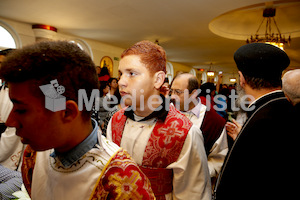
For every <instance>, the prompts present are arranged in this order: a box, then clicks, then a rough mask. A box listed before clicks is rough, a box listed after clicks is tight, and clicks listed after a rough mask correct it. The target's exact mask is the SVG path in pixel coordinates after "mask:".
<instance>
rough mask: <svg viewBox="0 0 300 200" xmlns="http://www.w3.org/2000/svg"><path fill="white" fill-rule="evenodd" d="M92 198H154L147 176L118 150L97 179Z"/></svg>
mask: <svg viewBox="0 0 300 200" xmlns="http://www.w3.org/2000/svg"><path fill="white" fill-rule="evenodd" d="M91 199H92V200H96V199H101V200H102V199H103V200H104V199H109V200H113V199H117V200H123V199H151V200H152V199H155V197H154V194H153V192H152V189H151V184H150V181H149V180H148V178H147V177H146V175H145V174H144V173H142V171H141V170H140V169H139V167H138V166H137V165H136V164H135V162H134V161H133V160H132V158H131V157H130V155H129V154H128V153H127V152H126V151H124V150H120V151H119V152H118V153H117V154H116V155H115V156H114V157H113V159H112V160H111V162H110V163H109V164H108V165H107V167H106V169H105V171H104V174H103V175H102V176H101V177H100V179H99V180H98V184H97V186H96V188H95V191H94V192H93V196H92V198H91Z"/></svg>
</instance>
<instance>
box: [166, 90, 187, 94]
mask: <svg viewBox="0 0 300 200" xmlns="http://www.w3.org/2000/svg"><path fill="white" fill-rule="evenodd" d="M173 93H174V94H176V95H180V94H182V93H184V91H182V90H179V89H175V90H173V89H170V91H169V94H173Z"/></svg>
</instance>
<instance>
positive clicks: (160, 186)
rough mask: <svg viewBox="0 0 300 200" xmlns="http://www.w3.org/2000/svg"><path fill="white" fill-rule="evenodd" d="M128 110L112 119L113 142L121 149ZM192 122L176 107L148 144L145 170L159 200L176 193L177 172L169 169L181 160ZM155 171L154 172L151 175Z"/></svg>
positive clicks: (157, 124)
mask: <svg viewBox="0 0 300 200" xmlns="http://www.w3.org/2000/svg"><path fill="white" fill-rule="evenodd" d="M124 111H125V109H122V110H120V111H119V112H117V113H116V114H115V115H114V116H113V118H112V139H113V142H115V143H116V144H118V145H120V144H121V139H122V134H123V129H124V126H125V122H126V120H127V117H126V116H125V115H124ZM191 126H192V122H191V121H190V120H189V119H188V118H187V117H186V116H185V115H183V114H181V113H180V112H179V111H178V110H176V109H175V107H174V106H172V105H171V106H170V110H169V112H168V115H167V117H166V119H165V121H161V120H158V121H157V122H156V124H155V127H154V129H153V131H152V133H151V136H150V138H149V141H148V143H147V146H146V149H145V152H144V156H143V162H142V166H141V169H142V171H143V172H144V173H145V174H146V175H147V176H148V178H149V179H150V182H151V185H152V189H153V192H154V193H155V196H156V198H157V199H165V197H164V195H165V194H168V193H170V192H172V190H173V187H172V180H173V170H172V169H166V167H167V166H168V165H170V164H171V163H173V162H176V161H177V160H178V157H179V155H180V153H181V150H182V147H183V145H184V142H185V139H186V136H187V134H188V132H189V130H190V128H191ZM151 170H152V171H151Z"/></svg>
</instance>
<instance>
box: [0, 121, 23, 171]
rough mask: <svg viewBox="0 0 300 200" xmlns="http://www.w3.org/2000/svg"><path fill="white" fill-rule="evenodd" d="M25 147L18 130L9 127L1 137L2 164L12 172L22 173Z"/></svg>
mask: <svg viewBox="0 0 300 200" xmlns="http://www.w3.org/2000/svg"><path fill="white" fill-rule="evenodd" d="M24 148H25V145H23V144H22V142H21V139H20V137H18V136H17V135H16V129H15V128H11V127H7V128H6V130H5V131H4V132H3V133H2V135H1V137H0V164H1V165H3V166H5V167H6V168H9V169H11V170H16V169H17V167H18V170H19V171H20V169H21V165H22V155H23V151H24Z"/></svg>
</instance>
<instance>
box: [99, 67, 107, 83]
mask: <svg viewBox="0 0 300 200" xmlns="http://www.w3.org/2000/svg"><path fill="white" fill-rule="evenodd" d="M109 78H110V74H109V71H108V69H107V67H102V69H101V71H100V73H99V74H98V79H99V81H100V82H101V81H108V80H109Z"/></svg>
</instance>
